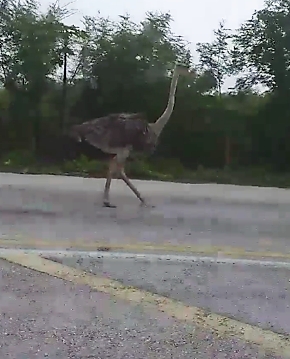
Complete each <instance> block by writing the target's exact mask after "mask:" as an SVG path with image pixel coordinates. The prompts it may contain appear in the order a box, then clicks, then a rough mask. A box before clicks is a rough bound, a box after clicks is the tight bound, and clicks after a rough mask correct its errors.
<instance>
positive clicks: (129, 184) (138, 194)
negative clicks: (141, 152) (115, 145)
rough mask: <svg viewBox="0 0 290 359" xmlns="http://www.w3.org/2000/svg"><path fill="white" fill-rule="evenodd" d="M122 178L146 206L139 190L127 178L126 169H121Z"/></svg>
mask: <svg viewBox="0 0 290 359" xmlns="http://www.w3.org/2000/svg"><path fill="white" fill-rule="evenodd" d="M120 177H121V178H122V180H123V181H124V182H125V183H126V185H127V186H128V187H129V188H130V189H131V190H132V192H133V193H134V194H135V195H136V197H137V198H138V199H139V200H140V201H141V203H142V204H145V200H144V199H143V198H142V196H141V193H140V192H139V191H138V190H137V188H136V187H135V186H134V185H133V183H131V181H130V180H129V178H128V177H127V176H126V173H125V171H124V167H122V168H121V171H120Z"/></svg>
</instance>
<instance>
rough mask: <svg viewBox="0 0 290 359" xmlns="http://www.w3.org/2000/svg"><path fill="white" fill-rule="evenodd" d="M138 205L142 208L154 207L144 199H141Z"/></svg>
mask: <svg viewBox="0 0 290 359" xmlns="http://www.w3.org/2000/svg"><path fill="white" fill-rule="evenodd" d="M140 206H141V207H143V208H155V206H153V205H152V204H148V203H147V202H145V201H141V203H140Z"/></svg>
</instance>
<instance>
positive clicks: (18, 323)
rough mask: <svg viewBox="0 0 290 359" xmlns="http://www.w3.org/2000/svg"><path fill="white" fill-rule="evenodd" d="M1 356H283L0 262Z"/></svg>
mask: <svg viewBox="0 0 290 359" xmlns="http://www.w3.org/2000/svg"><path fill="white" fill-rule="evenodd" d="M0 268H1V271H0V273H1V276H0V291H1V296H0V357H1V358H3V359H43V358H48V359H63V358H68V359H85V358H86V359H88V358H94V359H106V358H116V359H125V358H126V359H130V358H132V359H133V358H134V359H141V358H142V359H143V358H148V359H149V358H150V359H154V358H156V359H157V358H158V359H162V358H164V359H167V358H176V359H189V358H190V359H191V358H196V359H205V358H216V359H233V358H236V359H247V358H248V359H253V358H257V359H258V358H259V359H282V358H281V357H279V356H273V355H270V354H268V355H267V354H265V353H263V351H261V350H260V349H259V348H257V347H255V346H254V345H250V344H246V343H244V342H242V341H240V340H237V339H235V338H228V339H225V338H218V337H217V336H216V335H215V334H213V333H211V332H210V331H206V330H202V329H199V328H197V327H195V326H194V325H189V324H188V323H187V324H186V325H185V324H184V323H181V322H177V321H175V320H174V319H173V318H171V317H169V316H167V315H166V314H164V313H162V312H160V311H156V310H153V309H152V308H151V309H150V310H147V309H146V308H144V307H141V306H139V305H133V304H128V303H127V302H124V301H122V300H114V299H112V298H111V297H110V296H108V295H107V294H104V293H100V292H97V291H92V290H90V289H89V288H88V287H87V286H85V285H84V286H80V285H74V284H72V283H69V282H66V281H63V280H60V279H56V278H54V277H50V276H48V275H44V274H40V273H38V272H35V271H31V270H29V269H26V268H23V267H20V266H18V265H11V264H8V263H7V262H5V261H3V260H0Z"/></svg>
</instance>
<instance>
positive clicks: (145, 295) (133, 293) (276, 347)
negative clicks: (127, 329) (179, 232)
mask: <svg viewBox="0 0 290 359" xmlns="http://www.w3.org/2000/svg"><path fill="white" fill-rule="evenodd" d="M0 258H2V259H5V260H7V261H8V262H11V263H14V264H19V265H21V266H23V267H26V268H29V269H33V270H35V271H38V272H41V273H46V274H49V275H51V276H54V277H57V278H60V279H64V280H67V281H70V282H73V283H75V284H81V285H88V286H89V287H91V288H92V289H93V290H98V291H100V292H104V293H108V294H110V295H112V296H114V297H115V298H118V299H122V300H127V301H129V302H131V303H137V304H141V305H143V306H144V307H149V308H150V307H151V308H152V307H154V308H156V309H158V310H160V311H162V312H165V313H166V314H167V315H169V316H171V317H173V318H175V319H178V320H182V321H186V322H190V323H192V324H193V325H194V324H195V325H198V326H201V327H204V328H207V329H211V330H213V331H214V332H215V333H216V334H217V335H218V336H219V337H232V336H235V337H237V338H239V339H241V340H244V341H246V342H249V343H252V344H256V345H258V346H259V347H260V348H261V349H263V350H265V351H267V352H272V353H275V354H277V355H284V356H287V357H289V355H290V336H287V335H281V334H277V333H275V332H272V331H270V330H264V329H262V328H259V327H257V326H253V325H249V324H245V323H242V322H240V321H237V320H234V319H230V318H228V317H225V316H222V315H218V314H215V313H210V314H209V313H208V312H205V311H204V310H203V309H201V308H198V307H194V306H187V305H185V304H183V303H182V302H179V301H175V300H173V299H170V298H167V297H163V296H160V295H157V294H153V293H150V292H147V291H144V290H140V289H137V288H134V287H128V286H124V285H123V284H121V283H120V282H118V281H115V280H110V279H108V278H102V277H97V276H96V275H93V274H91V273H86V272H84V271H82V270H79V269H75V268H71V267H68V266H65V265H62V264H60V263H56V262H53V261H50V260H47V259H44V258H42V257H40V256H38V255H35V254H31V253H30V254H28V253H21V252H19V253H14V254H11V253H10V254H6V255H0Z"/></svg>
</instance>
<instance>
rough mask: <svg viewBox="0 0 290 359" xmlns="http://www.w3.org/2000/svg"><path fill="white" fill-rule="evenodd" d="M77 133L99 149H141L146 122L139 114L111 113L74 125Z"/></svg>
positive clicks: (146, 126) (145, 132)
mask: <svg viewBox="0 0 290 359" xmlns="http://www.w3.org/2000/svg"><path fill="white" fill-rule="evenodd" d="M75 128H76V130H77V132H78V133H79V135H80V136H81V137H82V138H83V139H84V140H86V141H87V142H88V143H90V144H91V145H92V146H95V147H97V148H100V149H103V150H105V149H117V148H125V147H131V148H132V149H134V150H137V151H138V150H142V147H143V146H144V143H145V140H146V134H147V133H148V123H147V121H146V120H145V119H144V117H143V116H142V115H141V114H112V115H109V116H105V117H100V118H97V119H94V120H91V121H87V122H84V123H82V124H81V125H77V126H75Z"/></svg>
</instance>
